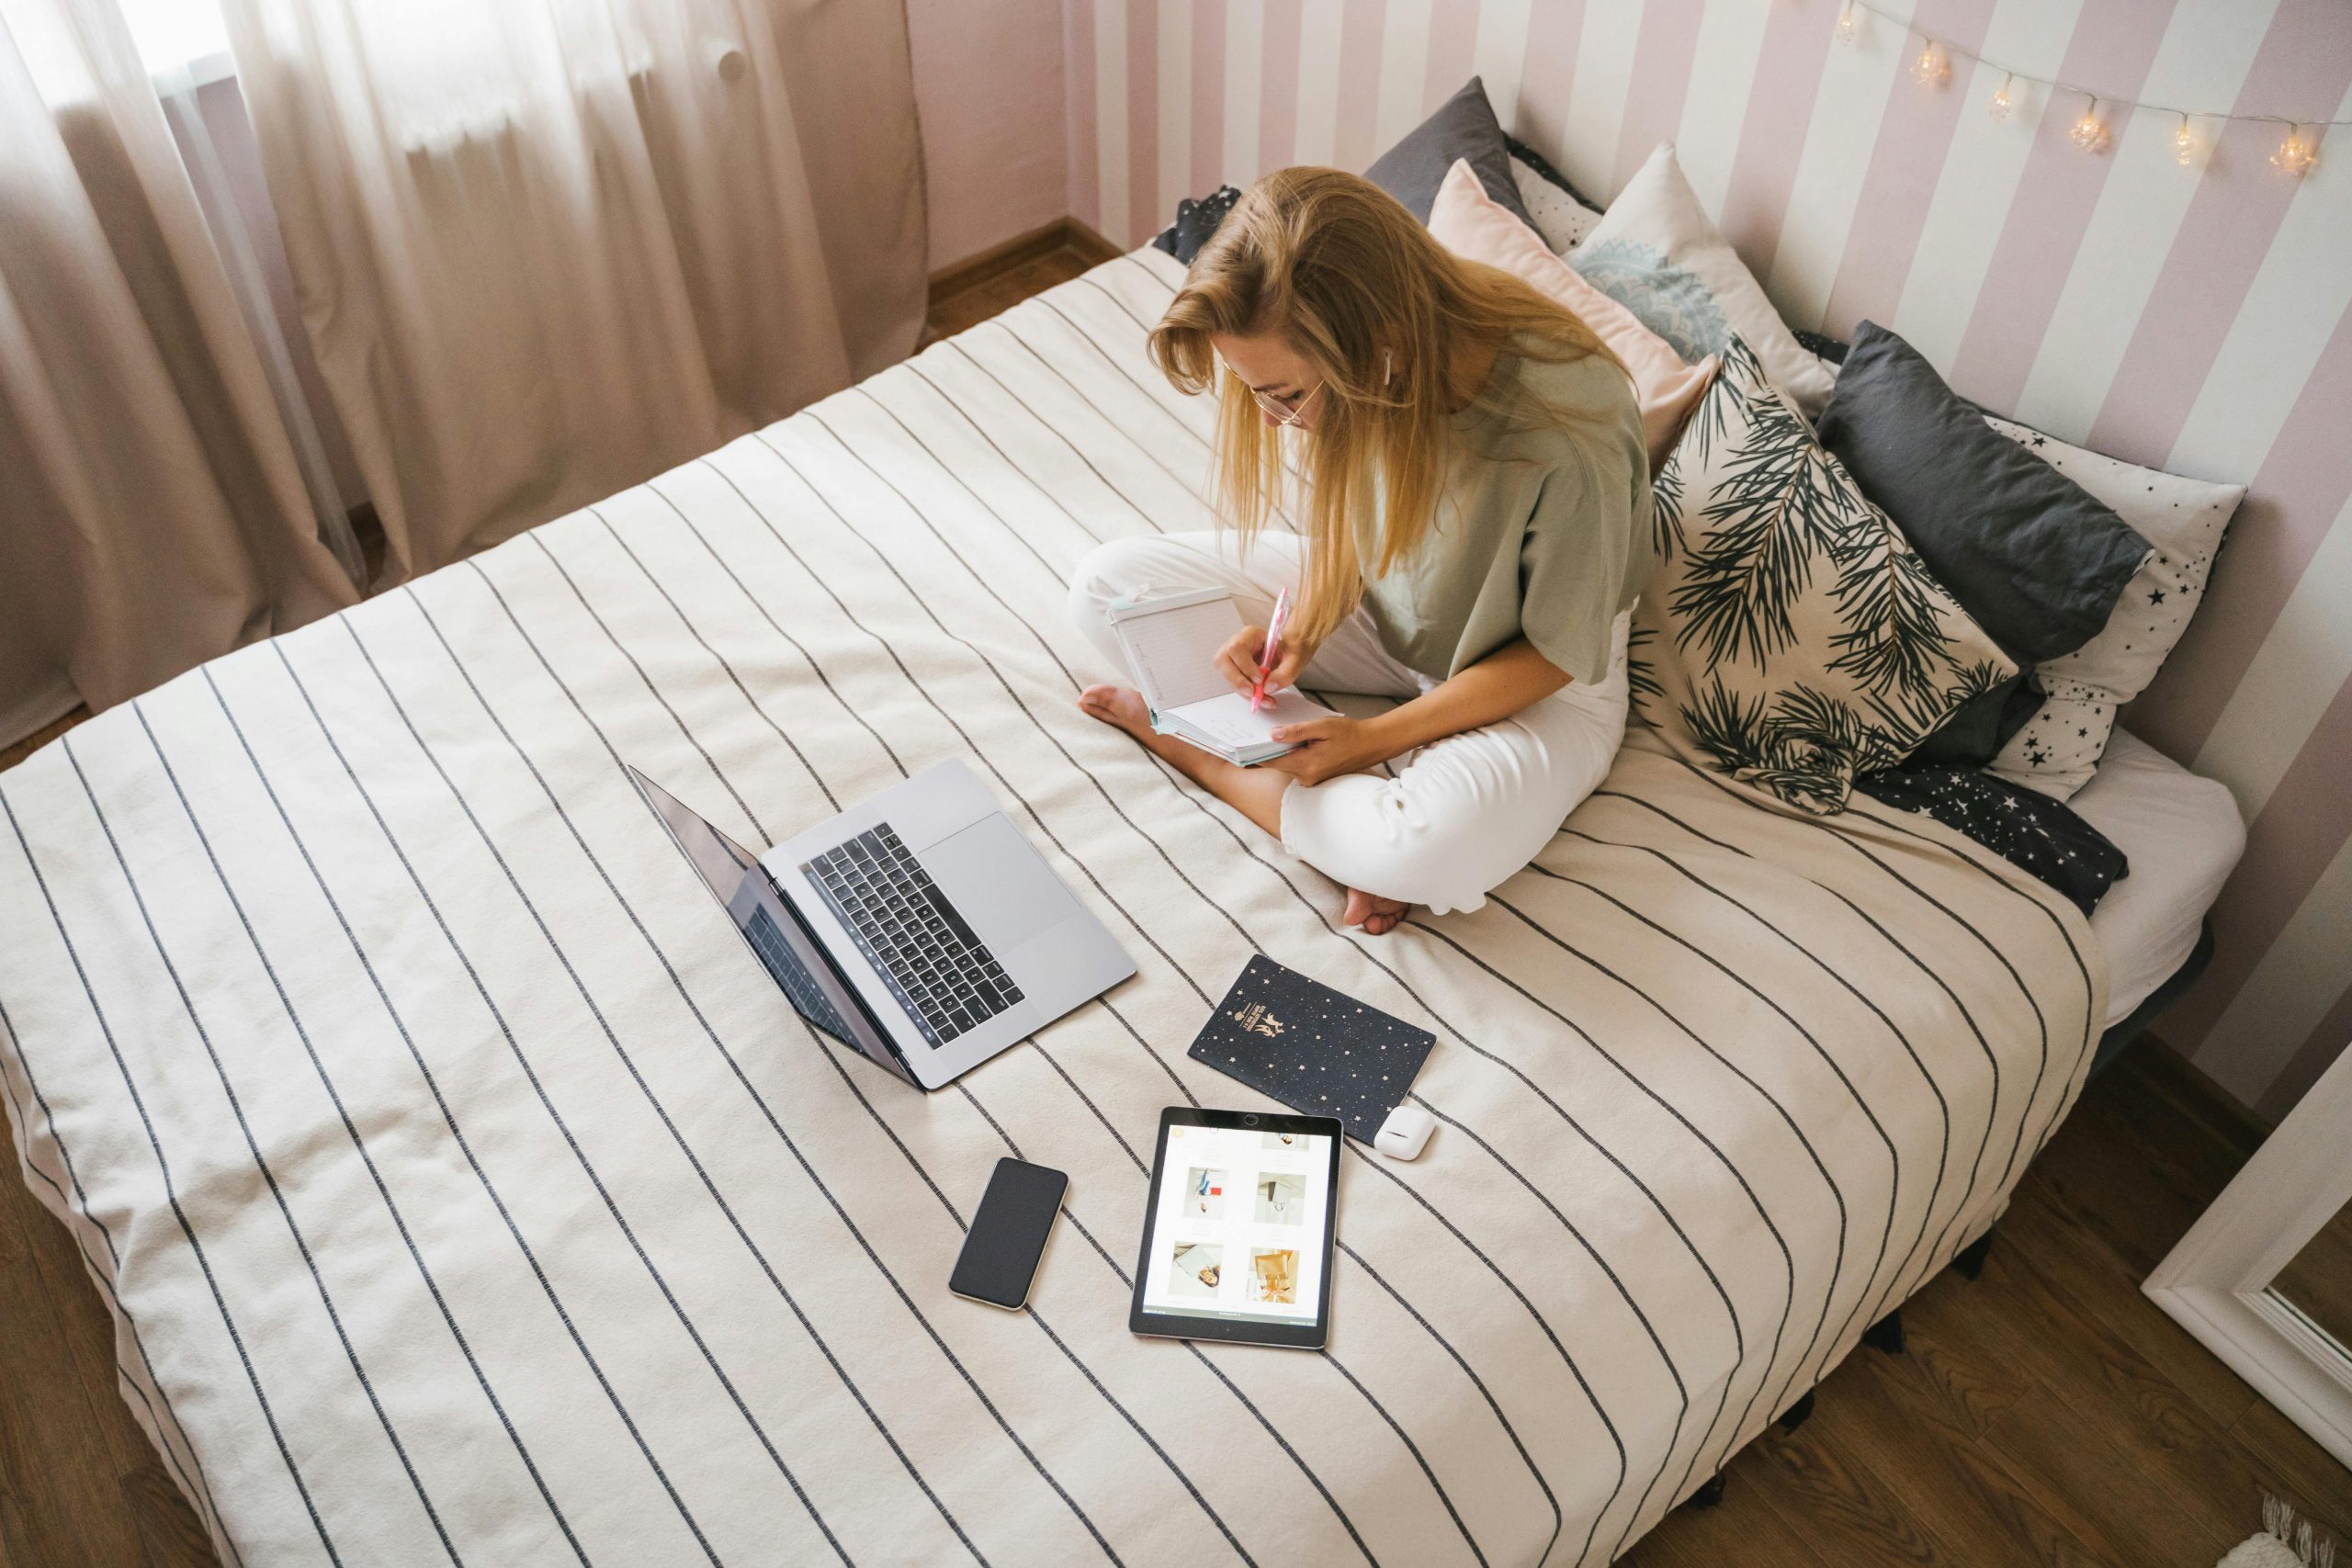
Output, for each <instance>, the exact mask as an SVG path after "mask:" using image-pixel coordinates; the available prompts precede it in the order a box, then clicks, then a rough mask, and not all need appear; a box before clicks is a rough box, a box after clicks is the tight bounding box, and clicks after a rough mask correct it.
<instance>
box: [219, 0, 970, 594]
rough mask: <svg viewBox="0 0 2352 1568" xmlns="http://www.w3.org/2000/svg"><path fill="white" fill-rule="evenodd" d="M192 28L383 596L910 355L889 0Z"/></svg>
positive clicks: (897, 82) (914, 247)
mask: <svg viewBox="0 0 2352 1568" xmlns="http://www.w3.org/2000/svg"><path fill="white" fill-rule="evenodd" d="M223 9H224V11H225V13H226V15H227V17H228V22H229V31H230V37H231V40H232V49H233V51H234V53H235V56H236V62H237V71H238V75H239V78H240V80H241V82H242V84H243V90H244V94H245V98H246V102H247V103H248V105H249V106H250V107H251V109H252V113H253V118H254V130H255V131H256V133H257V135H258V137H259V140H260V144H261V148H262V162H263V167H264V169H265V171H266V175H267V176H268V182H269V190H270V196H271V199H272V201H273V203H274V204H275V206H276V207H277V214H278V220H279V223H280V226H281V228H282V230H283V231H284V234H285V239H286V250H287V255H288V261H289V263H290V264H291V266H292V270H293V275H294V279H295V286H296V292H297V296H298V298H299V299H300V304H301V309H302V315H303V320H304V322H305V324H306V325H307V327H308V328H309V331H310V334H311V341H312V345H313V347H314V349H315V351H316V354H317V357H318V362H319V365H320V367H321V369H322V372H323V374H324V376H325V378H326V381H327V385H328V387H329V389H330V391H331V393H332V395H333V398H334V403H335V409H336V412H338V413H339V414H340V415H341V417H342V421H343V423H344V425H345V429H346V430H347V431H348V433H349V434H350V437H351V441H352V446H353V449H354V451H355V452H356V455H357V457H358V462H359V467H360V469H361V471H362V473H363V474H364V476H365V478H366V479H367V484H368V493H369V496H370V498H371V499H372V500H373V501H374V502H375V505H376V510H377V513H378V515H379V518H380V519H381V520H382V523H383V526H384V533H385V536H386V541H387V549H388V557H389V558H388V561H387V570H388V576H389V577H390V578H391V579H392V580H395V581H397V580H398V579H400V578H401V577H404V576H408V575H411V574H413V573H416V572H421V571H424V570H430V569H431V568H433V567H435V566H437V565H439V564H441V563H443V562H445V561H447V560H451V559H454V558H458V557H459V556H461V555H464V554H466V553H468V552H469V551H471V550H474V549H477V548H480V547H483V546H485V545H489V544H492V543H495V542H496V541H497V540H499V539H502V538H504V537H506V536H509V535H512V534H514V533H516V532H518V531H519V530H521V529H523V528H526V527H528V526H530V525H533V524H536V523H538V522H541V521H544V520H545V519H547V518H549V517H552V516H555V515H558V514H560V513H563V512H567V511H570V510H571V509H573V508H576V507H578V506H581V505H583V504H585V503H587V502H592V501H594V500H596V499H598V498H599V497H601V496H603V495H605V494H607V493H609V492H610V491H615V490H617V489H620V488H622V487H623V486H626V485H628V484H631V483H635V482H637V481H638V480H640V479H645V478H647V477H648V476H650V475H651V474H653V473H656V472H659V471H660V470H661V469H662V468H667V467H670V466H673V465H674V464H677V463H680V462H683V461H684V460H686V459H687V458H689V457H693V456H695V454H697V453H699V452H702V451H704V450H706V449H707V448H708V447H710V446H714V445H716V444H718V442H719V441H721V440H723V439H725V438H728V437H729V436H732V435H736V434H741V433H742V432H744V431H746V430H749V429H752V428H754V427H755V426H757V425H760V424H763V423H767V422H769V421H771V420H774V419H776V418H779V417H781V416H782V415H784V414H786V413H788V412H791V411H792V410H794V409H796V408H798V407H799V406H801V405H802V404H804V403H806V402H809V401H811V400H814V399H816V398H818V397H820V396H822V395H823V394H824V393H826V392H829V391H831V390H833V389H837V388H840V387H842V386H843V385H846V384H847V383H848V382H849V381H850V380H852V379H853V378H855V377H857V376H860V375H863V374H865V373H866V372H867V371H869V370H873V369H876V368H878V367H881V366H883V365H887V364H889V363H891V362H892V361H894V360H896V359H898V358H899V357H901V356H902V355H905V354H906V353H907V352H908V351H909V350H910V349H911V348H912V347H913V345H914V343H915V339H916V336H917V334H918V333H919V332H920V329H921V325H922V310H923V257H924V243H923V207H922V157H921V150H920V143H919V141H918V140H917V135H916V125H915V118H914V105H913V85H912V78H911V72H910V65H909V62H908V51H907V32H906V16H905V10H904V6H903V0H822V3H820V4H811V3H809V0H497V3H495V4H491V3H487V0H226V3H225V4H224V6H223Z"/></svg>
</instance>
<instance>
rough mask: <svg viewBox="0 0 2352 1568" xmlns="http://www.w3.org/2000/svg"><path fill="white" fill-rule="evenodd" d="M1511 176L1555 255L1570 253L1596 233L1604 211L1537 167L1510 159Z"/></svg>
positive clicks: (1536, 225) (1523, 205)
mask: <svg viewBox="0 0 2352 1568" xmlns="http://www.w3.org/2000/svg"><path fill="white" fill-rule="evenodd" d="M1510 177H1511V180H1512V182H1513V183H1514V184H1516V185H1517V186H1519V200H1520V205H1521V206H1522V207H1524V208H1526V209H1527V215H1528V216H1529V217H1530V218H1532V219H1534V220H1535V231H1536V232H1537V233H1539V234H1541V235H1543V236H1544V243H1545V244H1547V245H1549V246H1551V247H1552V251H1553V254H1555V255H1563V256H1564V255H1566V254H1568V253H1569V252H1570V251H1572V250H1574V249H1575V248H1576V247H1577V245H1579V244H1581V243H1583V242H1584V237H1585V236H1586V235H1587V234H1589V233H1591V232H1592V226H1593V225H1594V224H1596V223H1598V222H1600V213H1598V212H1595V211H1594V210H1593V209H1591V208H1589V207H1587V206H1586V205H1585V204H1584V203H1583V202H1581V201H1578V200H1577V198H1576V197H1572V196H1570V195H1569V194H1568V193H1567V192H1566V191H1564V190H1562V189H1561V188H1560V187H1559V186H1555V185H1554V184H1553V183H1552V182H1551V181H1550V180H1547V179H1545V178H1544V176H1543V175H1539V174H1537V173H1536V172H1535V169H1534V166H1533V165H1532V164H1522V163H1521V162H1520V161H1519V160H1518V159H1517V158H1513V159H1512V160H1511V161H1510Z"/></svg>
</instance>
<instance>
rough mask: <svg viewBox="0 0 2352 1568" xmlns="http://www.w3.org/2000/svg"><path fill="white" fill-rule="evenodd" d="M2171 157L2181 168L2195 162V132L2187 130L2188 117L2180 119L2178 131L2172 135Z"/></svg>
mask: <svg viewBox="0 0 2352 1568" xmlns="http://www.w3.org/2000/svg"><path fill="white" fill-rule="evenodd" d="M2172 155H2173V158H2174V161H2175V162H2177V163H2178V164H2180V166H2181V167H2182V168H2184V169H2185V168H2188V166H2189V165H2190V164H2194V163H2196V162H2197V132H2195V131H2194V130H2190V129H2189V128H2188V116H2187V115H2182V116H2181V117H2180V129H2179V130H2176V131H2174V132H2173V133H2172Z"/></svg>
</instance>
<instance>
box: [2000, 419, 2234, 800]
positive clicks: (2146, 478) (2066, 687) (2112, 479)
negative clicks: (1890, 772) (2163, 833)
mask: <svg viewBox="0 0 2352 1568" xmlns="http://www.w3.org/2000/svg"><path fill="white" fill-rule="evenodd" d="M1985 423H1987V424H1989V425H1991V426H1992V427H1993V428H1994V429H1995V430H1997V431H1999V432H2000V433H2001V434H2004V435H2006V436H2007V437H2008V438H2009V439H2010V440H2012V441H2015V442H2018V444H2019V445H2021V446H2026V447H2028V448H2029V449H2030V450H2031V451H2032V452H2033V453H2034V455H2035V456H2036V457H2041V458H2042V459H2043V460H2045V461H2046V462H2048V463H2049V465H2050V466H2051V467H2052V468H2055V469H2057V470H2058V471H2059V472H2060V473H2062V474H2064V475H2065V476H2066V477H2067V478H2068V479H2072V480H2074V481H2075V483H2076V484H2078V485H2080V486H2082V487H2083V488H2084V489H2085V490H2086V491H2089V492H2090V493H2091V495H2092V497H2093V498H2094V499H2096V500H2097V501H2098V502H2101V503H2102V504H2104V505H2107V506H2111V507H2113V508H2114V509H2115V511H2116V513H2117V515H2119V516H2120V517H2121V518H2122V519H2123V521H2125V522H2126V523H2129V524H2130V525H2131V526H2132V527H2133V528H2134V529H2136V530H2137V531H2138V532H2139V535H2140V536H2141V537H2142V538H2143V539H2145V540H2147V541H2148V543H2149V544H2151V545H2153V546H2154V547H2155V549H2154V553H2153V554H2151V555H2150V556H2149V557H2148V558H2147V559H2146V560H2145V561H2144V562H2143V563H2142V564H2141V567H2140V570H2138V571H2137V572H2135V573H2133V574H2132V577H2131V581H2129V582H2127V583H2125V584H2124V585H2123V593H2122V596H2121V597H2120V598H2119V599H2117V600H2116V602H2115V608H2114V609H2113V610H2112V611H2110V612H2109V614H2108V617H2107V626H2105V628H2103V629H2102V630H2101V631H2100V632H2099V634H2098V636H2097V637H2093V638H2091V640H2090V641H2088V642H2086V643H2085V644H2083V646H2082V647H2080V648H2078V649H2075V651H2074V652H2072V653H2069V654H2066V655H2064V656H2063V657H2061V658H2058V659H2052V660H2048V661H2047V662H2045V663H2041V664H2038V665H2036V666H2034V671H2033V680H2034V683H2035V684H2036V685H2038V686H2040V687H2041V690H2042V691H2043V692H2044V693H2045V694H2046V695H2045V697H2044V700H2043V702H2042V705H2041V711H2040V712H2038V713H2036V714H2035V715H2034V716H2032V717H2031V718H2030V719H2028V720H2027V721H2026V724H2025V728H2022V729H2020V730H2018V732H2017V733H2016V734H2015V735H2013V736H2011V737H2010V738H2009V743H2008V744H2007V745H2006V746H2004V747H2002V748H2001V750H2000V754H1999V755H1998V756H1996V757H1995V758H1994V759H1993V761H1992V762H1991V763H1990V764H1989V765H1988V766H1987V769H1986V771H1987V772H1988V773H1993V774H1994V775H1995V776H1996V777H1998V778H2003V779H2007V781H2008V782H2009V783H2011V784H2022V785H2023V786H2024V787H2026V788H2027V789H2033V790H2040V791H2041V793H2042V794H2044V795H2052V796H2054V797H2055V798H2057V799H2059V800H2064V799H2066V798H2067V797H2068V796H2070V795H2073V794H2074V793H2075V791H2076V790H2078V789H2080V788H2082V787H2083V785H2085V784H2088V783H2090V780H2091V772H2092V770H2093V769H2095V768H2097V767H2098V760H2099V758H2101V757H2102V756H2104V755H2106V753H2107V741H2108V737H2109V735H2110V734H2112V733H2113V732H2114V729H2115V710H2116V709H2117V708H2118V707H2120V706H2121V705H2123V704H2125V703H2128V702H2130V701H2131V699H2132V698H2134V697H2136V696H2138V695H2139V694H2141V693H2142V692H2143V691H2145V690H2146V689H2147V686H2148V682H2151V681H2153V680H2154V679H2155V678H2156V671H2157V670H2159V669H2160V668H2162V667H2163V665H2164V661H2165V656H2166V655H2167V654H2169V653H2171V652H2172V650H2173V645H2174V644H2175V643H2177V642H2178V641H2179V640H2180V634H2181V633H2182V632H2184V631H2186V630H2187V629H2188V617H2189V616H2190V615H2192V614H2193V613H2194V612H2195V611H2196V608H2197V604H2198V602H2199V599H2201V598H2202V597H2203V595H2204V592H2205V577H2206V574H2207V573H2208V572H2211V570H2213V555H2214V552H2215V551H2217V550H2219V549H2220V548H2221V547H2222V531H2223V530H2224V529H2226V528H2227V527H2229V525H2230V518H2231V517H2232V516H2233V514H2235V513H2236V512H2237V509H2238V502H2241V501H2243V500H2245V486H2244V485H2217V484H2207V483H2205V482H2204V481H2203V480H2201V479H2182V478H2180V477H2179V476H2178V475H2177V474H2167V473H2163V472H2160V471H2158V470H2157V469H2154V468H2141V467H2139V466H2138V465H2137V464H2133V463H2125V462H2121V461H2119V460H2118V459H2116V458H2113V457H2101V456H2100V455H2099V454H2098V453H2097V452H2086V451H2085V450H2084V449H2083V448H2081V447H2080V446H2067V445H2066V443H2064V441H2059V440H2056V439H2054V438H2052V437H2051V436H2047V435H2044V434H2041V433H2040V432H2039V431H2033V430H2028V429H2027V428H2026V427H2025V426H2023V425H2021V424H2011V423H2009V422H2008V421H2007V420H2001V419H1994V418H1992V417H1990V416H1989V415H1988V416H1987V417H1986V419H1985Z"/></svg>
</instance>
